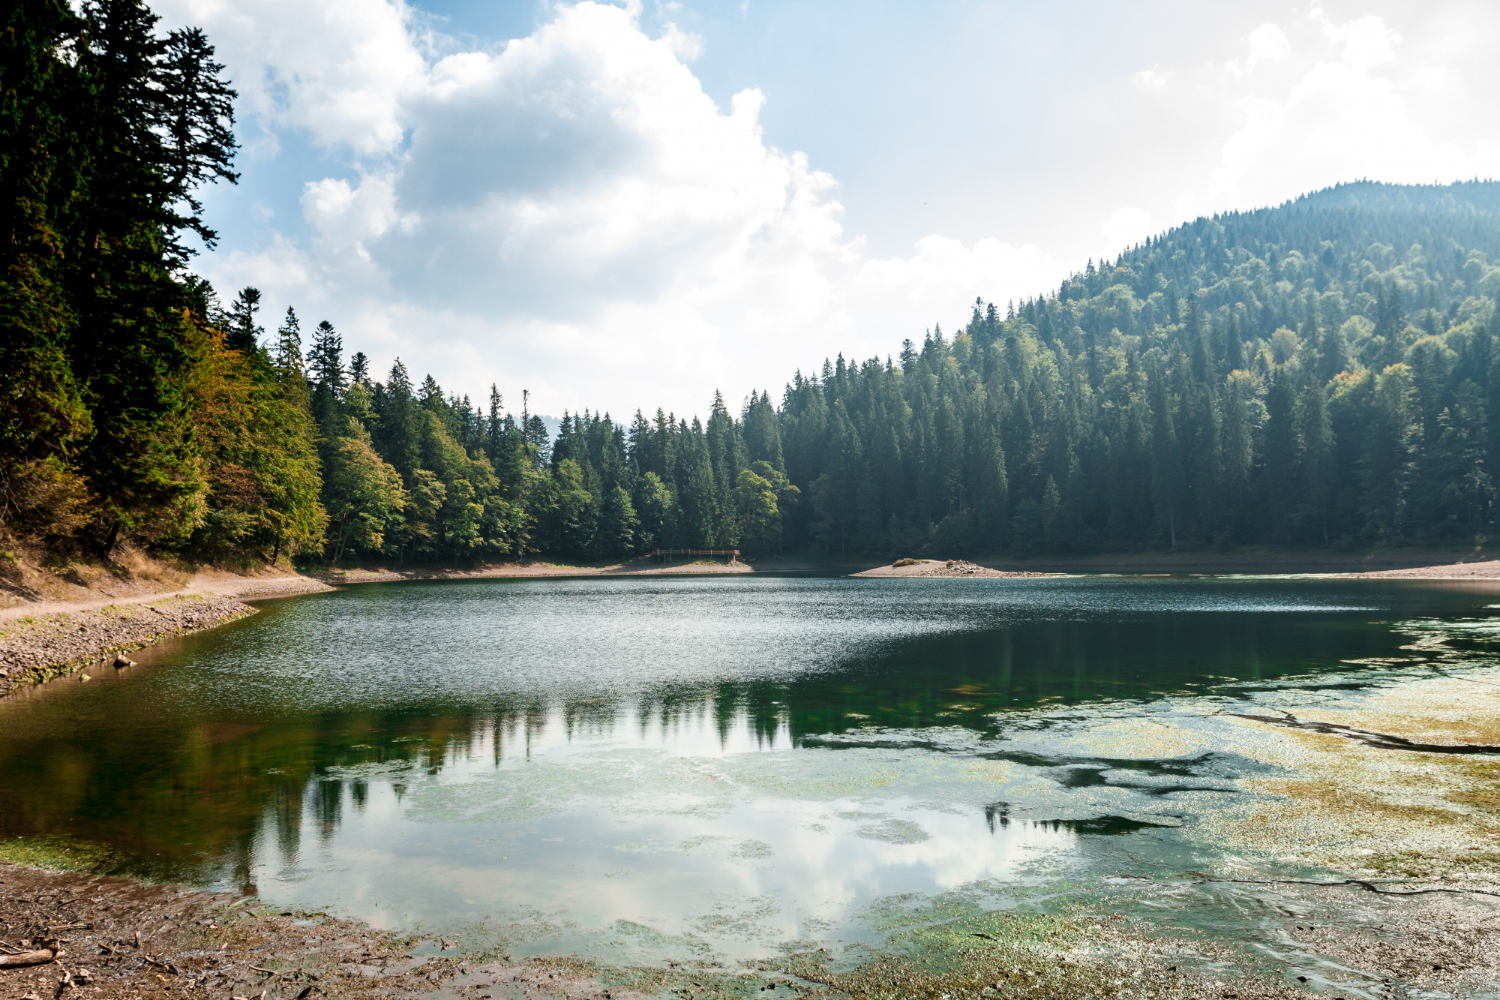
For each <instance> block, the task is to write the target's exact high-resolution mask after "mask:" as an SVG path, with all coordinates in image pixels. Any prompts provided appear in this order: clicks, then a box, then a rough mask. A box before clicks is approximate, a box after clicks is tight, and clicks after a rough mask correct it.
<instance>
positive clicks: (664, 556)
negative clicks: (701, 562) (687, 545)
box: [647, 549, 740, 562]
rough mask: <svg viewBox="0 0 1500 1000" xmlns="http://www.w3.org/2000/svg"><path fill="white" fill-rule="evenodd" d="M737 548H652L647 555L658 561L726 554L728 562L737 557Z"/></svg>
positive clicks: (738, 552)
mask: <svg viewBox="0 0 1500 1000" xmlns="http://www.w3.org/2000/svg"><path fill="white" fill-rule="evenodd" d="M739 554H740V550H739V549H652V550H651V554H650V555H649V556H648V557H647V558H649V559H655V560H657V561H658V562H666V561H668V560H669V559H698V558H701V557H702V556H728V557H729V561H730V562H734V560H735V559H737V558H739Z"/></svg>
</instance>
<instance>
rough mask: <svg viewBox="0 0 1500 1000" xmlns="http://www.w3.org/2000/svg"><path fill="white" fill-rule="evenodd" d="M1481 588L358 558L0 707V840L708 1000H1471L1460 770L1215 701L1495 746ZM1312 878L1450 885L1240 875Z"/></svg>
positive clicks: (1479, 821)
mask: <svg viewBox="0 0 1500 1000" xmlns="http://www.w3.org/2000/svg"><path fill="white" fill-rule="evenodd" d="M1492 600H1493V598H1492V597H1490V596H1487V595H1486V594H1485V593H1484V592H1483V591H1482V590H1473V589H1462V588H1458V587H1452V586H1442V585H1434V584H1411V583H1395V584H1392V583H1376V582H1369V583H1365V582H1359V583H1349V582H1334V581H1183V580H1158V581H1142V580H1133V581H1132V580H1099V579H1092V580H1089V579H1082V580H1080V579H1067V580H994V579H990V580H985V579H976V580H952V581H948V580H923V581H904V580H870V581H848V580H807V579H800V580H799V579H760V580H750V579H735V580H657V581H640V580H620V581H520V582H490V581H484V582H475V583H455V584H449V583H444V584H427V585H422V584H398V585H389V586H387V585H380V586H372V587H364V588H355V589H352V590H349V591H344V592H341V593H337V594H326V595H320V596H316V597H308V598H299V599H295V600H288V601H281V602H274V603H272V604H269V605H267V606H266V609H265V613H263V614H261V615H256V616H254V617H252V618H250V619H247V620H245V621H242V622H238V623H235V624H233V625H230V626H226V627H225V628H222V629H218V630H215V631H213V632H211V633H204V634H201V635H197V636H188V637H183V638H180V639H173V640H170V641H168V642H167V643H164V644H162V645H161V646H158V647H154V648H153V649H152V650H151V651H149V653H146V654H141V657H140V658H141V660H142V665H141V666H140V667H137V668H132V669H131V670H129V671H126V672H124V673H123V674H120V675H118V676H114V677H108V678H101V680H100V681H99V682H95V683H92V684H89V685H80V684H78V683H77V682H76V681H73V682H54V683H53V684H51V685H45V686H43V687H41V688H38V689H35V690H34V691H32V692H26V693H23V694H22V695H21V696H18V697H15V698H12V699H9V700H7V701H6V702H5V703H0V828H3V831H4V833H5V834H6V836H7V842H8V843H9V844H10V845H11V846H10V847H8V848H7V850H8V851H9V852H11V856H15V852H16V851H17V850H19V848H18V847H16V846H15V845H16V844H20V843H38V842H41V841H47V842H49V843H53V844H58V843H71V844H76V845H80V848H79V849H80V850H82V849H83V847H84V846H86V847H87V849H88V850H89V851H90V852H92V853H91V854H90V857H91V859H92V860H91V861H90V864H91V865H92V866H93V867H95V868H102V869H104V870H109V871H113V872H117V873H120V874H127V875H134V876H139V877H145V878H148V879H155V880H159V881H164V882H184V883H188V884H194V885H199V886H203V887H205V888H208V889H213V890H217V891H222V892H229V893H244V892H253V893H255V894H256V895H257V898H258V899H259V900H261V901H264V903H266V904H267V905H270V906H274V907H277V908H281V907H285V908H286V909H288V910H293V911H306V912H316V911H322V910H328V911H330V912H337V913H340V914H342V915H344V916H348V917H352V918H357V919H360V920H364V921H367V922H369V924H371V925H372V926H374V927H376V928H386V929H389V930H391V931H394V932H399V933H401V934H418V935H419V936H420V935H423V934H434V935H438V936H441V937H446V938H448V939H451V940H452V941H454V942H457V943H461V945H462V947H463V948H464V949H465V953H466V954H471V955H473V956H474V957H475V959H476V961H477V960H479V959H483V958H484V957H485V956H487V955H494V956H504V957H505V958H506V960H507V961H508V962H518V961H522V960H525V959H528V958H536V959H537V960H540V961H545V962H555V961H557V960H558V959H559V958H560V957H568V958H569V959H570V960H571V961H574V962H575V963H583V964H582V965H581V966H578V968H583V969H584V971H586V972H587V973H588V975H589V976H593V977H602V978H598V980H597V981H598V982H605V981H606V980H608V981H617V984H618V988H621V989H623V988H625V987H626V986H627V985H629V983H628V982H627V980H629V981H630V982H634V983H635V984H636V985H637V986H639V987H641V988H646V992H654V991H656V990H658V989H666V988H673V987H678V986H680V987H681V988H685V989H688V990H690V991H691V992H694V993H697V992H699V991H701V990H705V989H709V987H708V986H702V985H700V986H698V987H696V988H695V987H692V986H691V985H685V986H684V985H683V984H678V983H676V978H675V977H676V976H677V974H678V972H679V971H681V970H682V969H692V970H696V971H694V972H692V973H686V972H684V973H683V975H696V976H698V979H697V980H692V979H688V980H685V982H686V983H691V982H695V981H701V980H702V979H703V978H704V973H703V971H702V970H704V969H711V970H712V969H717V970H719V971H718V972H715V973H714V975H716V976H720V977H727V978H725V980H724V982H723V983H720V984H719V985H718V986H715V987H713V988H714V989H720V990H729V991H730V992H734V990H731V989H730V988H729V987H730V985H732V983H730V980H733V982H734V983H741V985H743V983H742V982H741V980H743V977H744V976H746V975H749V974H750V973H752V972H753V973H754V974H755V975H757V976H759V977H760V979H759V980H757V982H758V983H759V985H757V986H756V987H755V990H756V991H762V987H764V986H765V985H767V983H768V982H769V980H766V976H768V975H769V976H772V978H775V977H777V976H780V977H782V978H783V979H784V981H785V982H787V983H790V984H791V987H792V988H797V989H809V988H813V984H816V983H823V984H826V985H827V986H829V987H833V988H835V989H838V990H845V991H850V992H854V993H860V994H869V995H881V996H891V997H896V996H914V995H926V994H928V993H936V992H947V991H952V990H960V991H973V992H979V991H982V990H984V989H988V990H989V991H990V992H992V993H993V992H1001V993H1003V992H1006V991H1016V990H1019V991H1021V992H1022V993H1024V994H1027V995H1049V994H1056V995H1099V991H1100V990H1102V989H1104V988H1106V987H1107V988H1108V989H1110V990H1124V989H1126V988H1130V989H1132V990H1134V991H1135V994H1136V995H1194V994H1199V993H1203V994H1204V995H1215V996H1221V995H1224V990H1222V989H1219V988H1218V987H1214V986H1213V985H1212V984H1213V983H1214V982H1222V983H1225V984H1233V986H1232V988H1230V989H1231V991H1232V992H1234V991H1237V992H1236V995H1238V996H1252V995H1281V994H1282V991H1290V992H1287V993H1286V995H1295V994H1296V993H1297V992H1298V991H1305V990H1306V989H1308V988H1321V989H1325V990H1334V991H1335V994H1336V995H1349V996H1352V995H1369V996H1379V995H1400V994H1399V993H1390V992H1382V990H1385V991H1389V990H1391V989H1406V988H1408V987H1410V988H1421V989H1423V990H1426V991H1428V994H1429V995H1444V994H1448V995H1476V996H1478V995H1487V993H1490V992H1492V991H1493V989H1492V984H1493V983H1494V982H1495V981H1496V978H1497V977H1496V969H1495V968H1494V966H1493V962H1494V958H1493V955H1494V954H1495V952H1496V949H1495V947H1494V944H1495V934H1496V926H1497V920H1496V917H1497V915H1500V906H1497V905H1495V904H1496V903H1500V900H1497V899H1494V898H1491V897H1486V896H1483V895H1479V894H1475V893H1470V892H1468V891H1467V890H1479V891H1481V892H1482V891H1493V890H1495V889H1496V888H1497V886H1500V840H1497V839H1496V837H1497V834H1500V773H1497V765H1496V759H1495V758H1494V757H1493V756H1489V755H1477V754H1475V755H1462V754H1441V753H1421V752H1409V751H1402V750H1392V749H1388V748H1384V747H1381V746H1375V745H1370V744H1369V743H1367V742H1362V741H1361V740H1359V739H1355V738H1351V737H1349V736H1347V735H1339V734H1337V733H1331V732H1315V731H1309V730H1306V729H1297V728H1291V727H1289V726H1286V725H1276V724H1271V723H1267V722H1264V721H1259V720H1257V719H1253V718H1244V717H1243V716H1246V715H1252V716H1263V717H1267V718H1281V719H1284V718H1286V716H1287V715H1290V716H1291V717H1292V718H1294V719H1296V720H1298V721H1313V722H1319V723H1325V724H1328V725H1330V726H1343V727H1348V728H1349V729H1350V730H1358V731H1362V732H1373V733H1382V734H1388V735H1391V736H1394V737H1400V738H1404V739H1409V740H1414V741H1419V742H1426V743H1434V744H1451V745H1462V744H1495V743H1500V738H1497V737H1500V734H1497V732H1496V729H1497V726H1500V723H1497V722H1496V720H1497V719H1500V712H1497V709H1500V668H1497V667H1496V666H1495V665H1494V656H1493V648H1492V647H1491V645H1490V643H1491V636H1492V634H1493V631H1494V626H1495V620H1494V619H1493V618H1492V616H1493V614H1494V612H1493V611H1492V610H1489V609H1487V608H1486V605H1487V604H1488V603H1490V602H1491V601H1492ZM22 761H25V762H27V766H26V767H19V766H17V765H18V764H19V763H20V762H22ZM38 762H41V763H38ZM17 835H19V836H20V837H21V838H22V839H21V840H19V841H18V840H16V837H17ZM1350 878H1353V879H1360V880H1364V881H1366V882H1368V883H1369V884H1370V886H1372V887H1374V888H1376V889H1380V890H1382V891H1384V892H1390V891H1409V890H1415V889H1423V888H1443V889H1452V890H1462V891H1460V892H1445V893H1442V894H1428V895H1422V896H1392V895H1384V894H1381V893H1377V892H1372V891H1371V890H1370V888H1366V887H1363V886H1361V885H1358V884H1349V885H1336V886H1334V885H1307V884H1292V883H1279V884H1278V883H1274V882H1271V881H1270V880H1274V879H1301V880H1305V881H1307V882H1337V881H1342V880H1344V879H1350ZM1233 880H1250V881H1233ZM1255 880H1259V881H1255ZM1304 928H1305V930H1304ZM1428 959H1431V961H1429V960H1428ZM672 962H676V963H681V966H680V968H679V969H675V970H674V968H673V966H671V965H670V964H669V963H672ZM1427 966H1437V968H1428V967H1427ZM505 968H512V966H510V965H506V966H505ZM1018 968H1020V969H1022V971H1021V972H1017V971H1015V970H1017V969H1018ZM632 970H633V971H632ZM653 970H654V971H653ZM1002 972H1004V973H1005V974H1004V975H1001V973H1002ZM1136 972H1144V973H1146V976H1145V977H1142V976H1135V975H1132V973H1136ZM632 976H634V977H637V978H636V979H634V980H632V979H630V977H632ZM653 976H654V977H657V978H654V979H653V978H651V977H653ZM786 976H792V977H793V978H790V979H786V978H785V977H786ZM1299 976H1301V977H1305V980H1306V981H1305V982H1304V981H1301V980H1299V979H1298V978H1297V977H1299ZM610 977H616V978H615V979H614V980H611V979H610ZM620 977H624V978H620ZM641 977H644V978H641ZM991 977H993V978H991ZM1247 977H1249V978H1248V979H1247ZM1116 980H1118V982H1116ZM1385 980H1390V981H1391V984H1390V985H1387V984H1386V983H1385ZM745 981H746V982H748V980H745ZM653 984H655V985H653ZM1257 984H1258V985H1257ZM1320 984H1321V985H1320ZM1402 984H1405V985H1402ZM647 987H649V988H647ZM738 988H739V987H737V986H736V987H734V989H738ZM1091 991H1092V992H1091ZM1204 991H1207V992H1206V993H1205V992H1204ZM1338 991H1343V992H1338ZM476 995H477V994H476ZM497 995H498V994H497ZM575 995H576V994H575ZM761 995H764V993H763V991H762V992H761Z"/></svg>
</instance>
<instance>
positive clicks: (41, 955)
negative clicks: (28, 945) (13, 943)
mask: <svg viewBox="0 0 1500 1000" xmlns="http://www.w3.org/2000/svg"><path fill="white" fill-rule="evenodd" d="M63 953H64V952H63V950H62V949H61V948H56V949H53V948H42V949H39V950H37V951H23V952H21V953H20V954H19V955H0V969H12V968H16V967H18V966H22V965H46V964H47V963H48V962H51V961H54V960H55V959H56V958H57V956H58V955H61V954H63Z"/></svg>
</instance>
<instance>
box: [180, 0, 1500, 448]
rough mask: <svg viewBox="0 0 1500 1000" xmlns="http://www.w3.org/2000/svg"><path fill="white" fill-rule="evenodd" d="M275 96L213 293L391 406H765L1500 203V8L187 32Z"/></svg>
mask: <svg viewBox="0 0 1500 1000" xmlns="http://www.w3.org/2000/svg"><path fill="white" fill-rule="evenodd" d="M154 3H155V9H156V10H157V12H158V13H159V14H161V16H162V26H163V28H170V27H178V26H182V25H189V24H191V25H196V26H199V27H201V28H203V29H204V30H205V31H206V32H207V33H208V35H209V39H210V41H211V42H212V43H213V44H214V45H215V46H216V47H217V50H218V58H219V59H220V60H221V61H222V62H223V63H224V64H225V65H226V67H227V69H226V73H227V75H228V76H229V77H230V78H231V79H232V81H233V83H234V85H235V87H236V88H237V89H238V91H239V97H238V99H237V101H236V109H237V110H236V114H237V126H236V127H237V133H238V136H239V140H240V143H241V146H242V149H241V152H240V155H239V159H238V167H239V169H240V170H241V172H242V177H241V180H240V183H239V184H238V185H236V186H225V185H220V186H218V187H215V188H213V189H210V190H209V191H208V192H207V193H206V197H205V198H204V202H205V205H206V210H207V215H208V221H209V223H210V224H211V225H213V226H215V227H216V228H217V229H218V230H219V233H220V237H221V238H220V241H219V243H218V245H217V247H216V248H214V249H213V250H208V251H205V252H203V253H202V254H200V256H199V257H197V258H196V260H195V262H194V268H195V269H196V270H197V271H198V272H199V273H201V274H202V275H204V276H205V277H207V278H209V279H210V280H211V281H212V282H213V283H214V286H215V287H216V288H217V289H218V290H219V293H220V295H221V297H222V298H223V299H224V300H225V301H228V300H229V299H231V298H232V297H233V296H234V294H235V293H236V292H237V291H238V289H240V288H243V287H245V286H247V285H254V286H255V287H257V288H259V289H261V291H262V293H263V294H264V299H265V303H266V308H265V313H264V316H263V322H264V324H265V326H266V328H267V330H268V332H273V331H274V329H275V328H276V327H277V326H278V325H279V324H280V322H281V318H282V316H283V315H284V313H285V311H286V309H287V307H288V306H293V307H295V309H296V311H297V314H298V316H299V318H300V319H301V323H302V328H303V331H304V336H306V333H307V331H310V330H311V328H312V326H313V325H314V324H315V323H317V322H318V321H319V320H323V319H326V320H329V321H330V322H332V323H333V324H334V326H335V327H336V328H337V329H338V330H339V332H340V333H341V334H342V336H343V338H344V343H345V346H346V348H347V349H348V350H349V351H351V352H352V351H356V350H359V351H364V352H365V353H366V354H367V355H369V357H370V358H371V361H372V367H373V370H374V371H375V373H376V375H377V376H381V375H383V373H384V372H385V371H387V370H388V369H389V367H390V365H391V364H392V362H393V361H394V360H395V359H396V358H397V357H400V358H401V359H402V361H403V362H404V363H405V364H406V365H407V367H408V369H409V370H410V371H411V372H412V375H413V377H414V378H415V379H418V380H419V379H420V378H421V377H422V376H423V375H425V374H428V373H431V374H432V375H433V376H434V377H436V379H437V380H438V382H439V383H440V384H441V385H442V386H443V387H444V389H445V390H447V391H449V392H450V393H457V394H460V395H462V394H468V395H470V396H472V397H474V398H475V400H476V401H479V400H487V399H488V393H489V387H490V385H491V384H492V383H493V384H495V385H497V386H498V388H499V390H500V392H501V393H502V395H503V397H504V399H505V403H506V406H507V407H508V408H509V409H511V410H515V411H518V410H519V409H520V406H521V393H522V391H523V390H526V391H528V392H529V393H530V396H531V409H532V411H533V412H544V413H552V414H557V413H560V412H562V411H564V410H570V411H578V410H582V409H590V410H594V411H598V410H604V411H607V412H609V413H610V414H611V415H612V416H613V417H614V418H615V419H616V420H620V421H623V420H627V419H628V418H629V416H630V415H631V414H632V413H634V411H635V410H636V409H638V408H639V409H644V410H645V411H646V412H647V413H651V412H653V411H654V410H655V409H656V408H657V407H658V406H660V407H663V408H665V409H667V410H669V411H675V412H676V413H677V414H679V415H685V416H691V415H693V414H704V413H706V411H707V407H708V404H709V401H710V400H711V398H712V395H713V392H714V391H715V390H720V391H722V393H723V395H724V398H725V400H726V401H727V402H728V403H729V405H730V406H731V408H734V409H737V408H738V406H739V405H740V404H741V402H742V401H743V400H744V398H745V396H746V395H747V394H748V393H749V392H751V391H754V390H763V389H765V390H770V391H771V394H772V397H773V399H779V397H780V394H781V389H782V387H783V386H784V385H785V383H786V382H787V381H788V380H789V379H790V378H791V376H792V373H793V372H794V371H796V370H800V371H802V372H804V373H808V374H811V373H814V372H816V371H818V370H819V369H820V368H821V365H822V362H823V359H824V358H826V357H830V356H833V355H836V354H838V353H843V354H844V356H845V357H847V358H850V359H860V360H862V359H865V358H869V357H881V358H884V357H886V356H888V355H892V354H896V353H899V351H900V345H901V342H902V341H903V340H904V339H906V338H911V339H913V340H916V341H920V340H921V339H922V337H923V336H924V334H925V332H926V331H928V330H930V329H933V328H934V326H935V325H936V324H940V325H941V327H942V329H943V330H945V331H948V332H950V333H951V332H952V331H954V330H956V329H957V328H958V327H960V326H962V324H963V323H964V322H965V321H966V319H967V317H968V315H969V312H970V309H971V308H972V304H973V302H974V300H975V298H976V297H982V298H983V299H984V300H985V301H994V302H997V303H1000V304H1001V306H1002V308H1004V304H1005V303H1007V302H1008V301H1010V300H1012V299H1017V300H1019V299H1021V298H1025V297H1030V296H1034V295H1039V294H1045V293H1047V292H1048V291H1050V290H1053V289H1055V287H1056V286H1057V284H1058V282H1059V281H1060V280H1061V279H1062V278H1063V277H1065V276H1066V275H1067V274H1069V273H1070V272H1073V271H1076V270H1080V269H1082V267H1083V266H1084V264H1085V262H1086V261H1088V260H1089V259H1098V258H1100V257H1109V258H1113V257H1114V256H1115V255H1117V254H1118V253H1120V252H1121V251H1122V250H1125V249H1127V248H1128V247H1129V246H1131V245H1133V244H1134V243H1136V242H1137V241H1139V240H1141V239H1143V238H1144V237H1146V236H1148V235H1151V234H1154V233H1157V232H1160V231H1162V230H1164V229H1166V228H1168V227H1170V226H1172V225H1175V224H1178V223H1181V222H1185V221H1189V220H1191V219H1193V218H1195V217H1197V216H1199V215H1203V214H1213V213H1217V212H1223V211H1232V210H1239V209H1250V208H1256V207H1261V206H1265V205H1274V204H1278V203H1280V202H1282V201H1285V200H1287V199H1289V198H1293V197H1296V196H1297V195H1299V194H1302V193H1305V192H1307V191H1312V190H1316V189H1319V188H1322V187H1326V186H1329V185H1332V184H1335V183H1338V182H1340V181H1351V180H1356V179H1373V180H1382V181H1392V182H1400V183H1430V182H1448V181H1453V180H1460V179H1469V178H1473V177H1485V178H1492V177H1497V176H1500V115H1495V114H1494V113H1493V107H1492V95H1493V94H1495V93H1496V92H1497V85H1500V60H1495V59H1494V58H1493V55H1492V53H1493V51H1494V49H1495V43H1496V42H1497V41H1500V4H1495V3H1493V2H1491V0H1481V2H1469V0H1453V2H1445V0H1423V2H1355V0H1350V2H1334V0H1329V2H1324V3H1314V4H1308V3H1285V2H1262V0H1239V2H1236V3H1233V4H1229V3H1202V2H1197V0H1192V2H1187V0H1181V2H1176V0H1138V2H1093V0H1073V2H1070V3H1066V4H1059V3H1055V2H1019V0H1017V2H1003V0H994V2H985V0H930V2H928V3H923V4H913V3H895V2H883V0H861V2H858V3H855V2H843V0H825V2H818V3H807V2H805V0H801V2H791V0H786V2H782V0H676V2H658V0H628V2H621V3H618V4H609V3H603V2H592V0H585V2H581V3H576V4H575V3H543V2H537V0H425V2H422V3H417V2H411V3H408V2H403V0H314V2H308V0H154Z"/></svg>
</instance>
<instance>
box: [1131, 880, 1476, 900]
mask: <svg viewBox="0 0 1500 1000" xmlns="http://www.w3.org/2000/svg"><path fill="white" fill-rule="evenodd" d="M1121 877H1122V878H1128V879H1135V880H1137V881H1140V882H1150V883H1151V884H1153V885H1225V884H1240V885H1311V886H1316V887H1318V888H1324V889H1327V888H1333V887H1335V886H1345V885H1353V886H1358V887H1359V888H1361V889H1363V890H1365V891H1366V892H1373V893H1375V894H1376V895H1378V896H1425V895H1428V894H1429V893H1436V892H1447V893H1454V894H1456V895H1475V896H1497V897H1500V892H1496V891H1495V890H1493V889H1457V888H1451V887H1438V888H1432V889H1383V888H1381V887H1380V885H1379V883H1376V882H1371V881H1369V880H1368V879H1362V878H1346V879H1339V880H1338V881H1336V882H1320V881H1318V880H1316V879H1307V878H1197V879H1192V880H1190V881H1187V882H1162V881H1160V880H1159V879H1154V878H1152V877H1151V876H1149V875H1124V876H1121Z"/></svg>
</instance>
